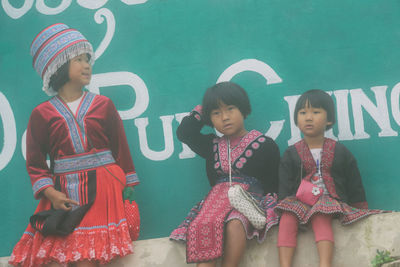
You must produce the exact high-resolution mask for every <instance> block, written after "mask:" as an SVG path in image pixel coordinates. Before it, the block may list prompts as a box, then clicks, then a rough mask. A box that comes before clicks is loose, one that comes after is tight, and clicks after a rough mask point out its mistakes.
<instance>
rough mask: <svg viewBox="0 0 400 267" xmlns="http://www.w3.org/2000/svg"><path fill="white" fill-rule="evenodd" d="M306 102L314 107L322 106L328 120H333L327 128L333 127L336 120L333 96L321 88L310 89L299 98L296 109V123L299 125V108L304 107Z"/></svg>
mask: <svg viewBox="0 0 400 267" xmlns="http://www.w3.org/2000/svg"><path fill="white" fill-rule="evenodd" d="M306 104H309V105H311V106H312V107H313V108H322V109H324V110H325V111H326V117H327V121H328V122H331V123H332V124H331V125H327V126H326V129H327V130H329V129H330V128H332V126H333V124H335V122H336V116H335V105H334V103H333V100H332V97H331V96H330V95H329V94H328V93H327V92H325V91H322V90H319V89H312V90H308V91H307V92H305V93H303V94H302V95H301V96H300V98H299V99H298V100H297V103H296V107H295V109H294V123H295V124H296V125H297V114H298V113H299V110H300V109H302V108H304V107H305V106H306Z"/></svg>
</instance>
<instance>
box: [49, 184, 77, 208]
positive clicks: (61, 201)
mask: <svg viewBox="0 0 400 267" xmlns="http://www.w3.org/2000/svg"><path fill="white" fill-rule="evenodd" d="M43 194H44V196H45V197H47V199H48V200H50V202H51V204H52V205H53V208H54V209H56V210H59V209H62V210H70V209H72V208H71V206H70V204H73V205H79V203H78V202H76V201H75V200H72V199H69V198H67V196H66V195H65V194H64V193H63V192H60V191H57V190H56V189H54V187H48V188H46V189H45V190H44V191H43Z"/></svg>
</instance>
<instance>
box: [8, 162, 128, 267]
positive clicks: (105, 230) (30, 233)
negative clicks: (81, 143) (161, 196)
mask: <svg viewBox="0 0 400 267" xmlns="http://www.w3.org/2000/svg"><path fill="white" fill-rule="evenodd" d="M107 169H108V170H109V171H110V172H111V173H113V174H114V175H115V176H117V177H118V178H119V179H120V180H121V181H122V182H124V183H125V174H124V172H123V171H122V169H121V168H120V167H119V166H118V165H116V164H111V165H108V166H107ZM96 187H97V190H96V198H95V200H94V202H93V205H92V206H91V207H90V209H89V210H88V212H87V213H86V214H85V216H84V217H83V219H82V221H81V222H80V223H79V225H78V226H77V227H76V228H75V229H74V231H73V232H72V233H71V234H69V235H68V236H46V237H44V236H43V235H42V234H41V233H40V232H38V231H36V230H34V229H33V228H32V227H31V225H28V227H27V228H26V230H25V232H24V234H23V235H22V238H21V239H20V241H19V242H18V243H17V244H16V246H15V247H14V250H13V252H12V255H11V257H10V261H9V263H10V264H12V265H15V266H23V267H28V266H29V267H30V266H32V267H33V266H34V267H39V266H43V265H46V264H48V263H50V262H57V263H59V264H61V265H63V266H67V264H68V263H73V262H77V261H84V260H90V261H96V262H98V263H100V264H105V263H108V262H110V261H111V260H112V259H113V258H116V257H122V256H125V255H127V254H130V253H132V252H133V244H132V241H131V238H130V236H129V231H128V225H127V222H126V218H125V210H124V204H123V201H122V190H123V186H122V184H121V183H120V182H118V181H117V180H116V179H115V178H114V177H113V176H112V175H111V174H110V173H108V172H107V170H105V168H104V167H98V168H97V169H96ZM50 207H51V203H50V201H49V200H47V199H46V198H42V199H41V200H40V202H39V205H38V207H37V209H36V211H35V213H36V212H39V211H43V210H48V209H50Z"/></svg>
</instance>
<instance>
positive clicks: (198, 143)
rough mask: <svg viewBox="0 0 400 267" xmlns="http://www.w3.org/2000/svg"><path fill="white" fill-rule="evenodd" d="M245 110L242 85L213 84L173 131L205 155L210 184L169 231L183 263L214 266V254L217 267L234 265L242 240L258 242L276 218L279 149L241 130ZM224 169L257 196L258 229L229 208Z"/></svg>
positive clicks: (266, 139) (259, 135)
mask: <svg viewBox="0 0 400 267" xmlns="http://www.w3.org/2000/svg"><path fill="white" fill-rule="evenodd" d="M250 111H251V107H250V102H249V98H248V96H247V93H246V92H245V91H244V90H243V88H241V87H240V86H239V85H237V84H234V83H231V82H223V83H219V84H216V85H214V86H213V87H211V88H209V89H208V90H207V91H206V93H205V95H204V98H203V105H202V108H201V107H200V106H197V107H196V108H195V109H194V110H193V111H192V112H191V113H190V115H188V116H187V117H185V118H184V119H183V120H182V123H181V124H180V126H179V128H178V130H177V136H178V139H179V140H180V141H182V142H183V143H185V144H187V145H188V146H189V147H190V148H191V149H192V150H193V151H194V152H196V153H197V154H199V155H200V156H201V157H203V158H205V159H206V171H207V176H208V181H209V183H210V185H211V186H212V189H211V190H210V192H209V193H208V194H207V196H206V197H205V198H204V200H202V201H200V202H199V203H198V204H197V205H196V206H195V207H194V208H193V209H192V210H191V212H190V213H189V215H188V217H187V218H186V219H185V221H184V222H183V223H182V224H181V225H180V226H179V227H178V228H177V229H175V230H174V231H173V232H172V234H171V236H170V238H171V239H174V240H181V241H184V242H186V246H187V249H186V260H187V262H188V263H192V262H196V263H198V264H197V266H202V267H205V266H216V259H217V258H219V257H221V256H223V260H222V266H230V267H234V266H238V264H239V262H240V259H241V257H242V255H243V252H244V250H245V247H246V240H247V239H251V238H254V237H257V238H258V241H259V242H261V241H263V240H264V238H265V235H266V233H267V231H268V230H269V229H270V228H271V226H273V225H275V224H277V223H278V217H277V216H276V214H275V213H274V211H273V208H274V207H275V205H276V196H275V194H274V192H276V191H277V189H278V166H279V157H280V155H279V148H278V146H277V145H276V144H275V142H274V141H273V140H272V139H271V138H269V137H266V136H265V135H263V134H262V133H260V132H259V131H256V130H252V131H247V130H246V128H245V126H244V119H245V118H246V117H247V116H248V115H249V114H250ZM205 124H206V125H209V126H214V127H215V129H216V130H218V131H219V132H220V133H222V134H223V136H222V137H218V136H216V135H215V134H207V135H204V134H202V133H200V131H201V129H202V128H203V126H204V125H205ZM229 154H230V155H231V157H229ZM229 158H231V160H230V161H228V159H229ZM230 168H231V173H232V181H233V183H235V184H239V185H240V186H242V187H243V188H244V189H246V190H247V191H248V192H250V193H251V194H252V195H253V196H254V198H256V199H257V200H258V201H260V205H261V206H262V208H263V209H264V211H265V214H266V217H267V223H266V226H265V227H264V228H263V229H262V230H256V229H255V228H254V227H253V226H252V225H251V224H250V222H249V220H248V219H247V218H246V217H245V216H244V215H243V214H241V213H240V212H238V211H237V210H235V209H234V208H232V207H231V205H230V202H229V199H228V189H229V170H230ZM265 194H267V195H265Z"/></svg>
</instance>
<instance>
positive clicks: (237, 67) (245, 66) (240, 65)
mask: <svg viewBox="0 0 400 267" xmlns="http://www.w3.org/2000/svg"><path fill="white" fill-rule="evenodd" d="M244 71H254V72H257V73H259V74H261V75H262V76H264V78H265V80H266V81H267V84H274V83H281V82H282V79H281V77H279V76H278V74H276V72H275V71H274V70H273V69H272V68H271V67H270V66H269V65H268V64H266V63H264V62H262V61H259V60H257V59H243V60H241V61H239V62H236V63H235V64H233V65H231V66H230V67H228V68H227V69H226V70H225V71H224V72H223V73H222V74H221V75H220V76H219V78H218V80H217V83H219V82H227V81H230V80H231V79H232V78H233V77H234V76H235V75H237V74H239V73H241V72H244Z"/></svg>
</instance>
